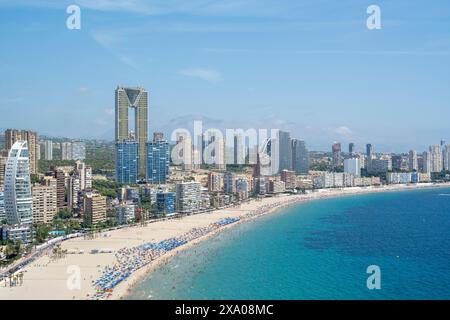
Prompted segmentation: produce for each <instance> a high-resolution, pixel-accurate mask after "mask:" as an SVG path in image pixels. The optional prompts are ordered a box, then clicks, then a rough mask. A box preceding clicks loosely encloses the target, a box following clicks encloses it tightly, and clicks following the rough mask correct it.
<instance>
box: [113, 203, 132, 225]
mask: <svg viewBox="0 0 450 320" xmlns="http://www.w3.org/2000/svg"><path fill="white" fill-rule="evenodd" d="M135 209H136V207H135V205H134V204H132V203H122V204H120V205H118V206H117V207H116V220H117V222H118V223H119V224H127V223H130V222H132V221H133V220H134V219H135Z"/></svg>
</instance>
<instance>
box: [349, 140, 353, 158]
mask: <svg viewBox="0 0 450 320" xmlns="http://www.w3.org/2000/svg"><path fill="white" fill-rule="evenodd" d="M348 153H349V154H350V157H352V156H353V154H354V153H355V144H354V143H353V142H350V143H349V144H348Z"/></svg>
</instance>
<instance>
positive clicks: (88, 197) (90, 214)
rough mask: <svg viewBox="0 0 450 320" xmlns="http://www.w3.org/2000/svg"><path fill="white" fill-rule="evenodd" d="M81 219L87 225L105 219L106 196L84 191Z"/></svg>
mask: <svg viewBox="0 0 450 320" xmlns="http://www.w3.org/2000/svg"><path fill="white" fill-rule="evenodd" d="M83 209H84V212H83V220H84V223H85V224H86V225H87V226H92V225H95V224H97V223H99V222H103V221H106V197H104V196H101V195H99V194H95V193H86V194H85V195H84V198H83Z"/></svg>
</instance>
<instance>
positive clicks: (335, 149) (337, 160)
mask: <svg viewBox="0 0 450 320" xmlns="http://www.w3.org/2000/svg"><path fill="white" fill-rule="evenodd" d="M331 152H332V154H333V167H335V168H336V167H339V166H340V165H341V163H342V149H341V143H340V142H335V143H334V144H333V145H332V146H331Z"/></svg>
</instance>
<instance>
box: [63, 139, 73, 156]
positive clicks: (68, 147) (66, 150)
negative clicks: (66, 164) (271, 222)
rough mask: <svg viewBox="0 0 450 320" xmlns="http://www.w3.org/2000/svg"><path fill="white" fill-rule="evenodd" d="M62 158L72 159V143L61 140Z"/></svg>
mask: <svg viewBox="0 0 450 320" xmlns="http://www.w3.org/2000/svg"><path fill="white" fill-rule="evenodd" d="M61 160H72V144H71V143H70V142H61Z"/></svg>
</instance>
